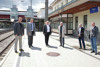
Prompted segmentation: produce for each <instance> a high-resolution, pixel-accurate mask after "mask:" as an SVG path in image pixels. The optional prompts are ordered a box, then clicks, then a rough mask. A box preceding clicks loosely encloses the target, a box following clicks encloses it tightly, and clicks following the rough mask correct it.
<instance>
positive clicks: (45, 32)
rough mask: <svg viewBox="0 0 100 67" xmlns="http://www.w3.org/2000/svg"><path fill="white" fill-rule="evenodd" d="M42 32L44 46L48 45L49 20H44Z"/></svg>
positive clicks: (49, 33)
mask: <svg viewBox="0 0 100 67" xmlns="http://www.w3.org/2000/svg"><path fill="white" fill-rule="evenodd" d="M43 34H44V36H45V44H46V46H49V44H48V41H49V36H50V35H51V26H50V25H49V21H46V22H45V25H44V26H43Z"/></svg>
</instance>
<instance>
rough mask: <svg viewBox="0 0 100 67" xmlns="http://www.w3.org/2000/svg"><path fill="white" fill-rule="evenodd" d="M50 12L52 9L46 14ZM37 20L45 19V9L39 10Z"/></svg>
mask: <svg viewBox="0 0 100 67" xmlns="http://www.w3.org/2000/svg"><path fill="white" fill-rule="evenodd" d="M51 12H52V9H49V10H48V14H49V13H51ZM38 17H39V18H45V9H41V11H40V12H39V13H38Z"/></svg>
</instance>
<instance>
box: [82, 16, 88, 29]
mask: <svg viewBox="0 0 100 67" xmlns="http://www.w3.org/2000/svg"><path fill="white" fill-rule="evenodd" d="M83 19H84V21H83V26H84V28H85V30H86V29H87V15H84V18H83Z"/></svg>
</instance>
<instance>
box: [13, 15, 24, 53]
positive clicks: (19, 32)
mask: <svg viewBox="0 0 100 67" xmlns="http://www.w3.org/2000/svg"><path fill="white" fill-rule="evenodd" d="M14 35H15V53H18V52H17V43H18V40H19V50H20V51H24V50H23V49H22V36H23V35H24V25H23V24H22V17H19V19H18V22H16V23H15V24H14Z"/></svg>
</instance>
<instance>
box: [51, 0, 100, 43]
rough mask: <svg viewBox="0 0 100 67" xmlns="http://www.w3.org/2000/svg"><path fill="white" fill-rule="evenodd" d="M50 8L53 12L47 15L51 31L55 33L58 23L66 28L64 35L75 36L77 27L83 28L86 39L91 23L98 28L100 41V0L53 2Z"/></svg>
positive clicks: (56, 0) (58, 0) (57, 0)
mask: <svg viewBox="0 0 100 67" xmlns="http://www.w3.org/2000/svg"><path fill="white" fill-rule="evenodd" d="M51 6H52V7H53V12H51V13H50V14H49V19H50V20H51V21H52V26H53V31H56V32H57V27H58V25H59V22H60V21H63V22H64V24H65V26H66V34H73V35H75V36H77V34H78V25H79V24H82V25H83V27H84V28H85V38H86V39H88V34H89V32H88V31H89V29H90V26H91V23H92V22H95V23H96V26H98V28H99V35H98V38H99V39H98V40H99V41H100V26H99V25H100V19H99V18H100V11H99V10H100V0H55V1H54V2H53V3H52V4H51Z"/></svg>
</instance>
